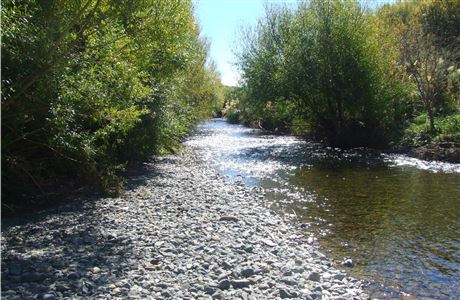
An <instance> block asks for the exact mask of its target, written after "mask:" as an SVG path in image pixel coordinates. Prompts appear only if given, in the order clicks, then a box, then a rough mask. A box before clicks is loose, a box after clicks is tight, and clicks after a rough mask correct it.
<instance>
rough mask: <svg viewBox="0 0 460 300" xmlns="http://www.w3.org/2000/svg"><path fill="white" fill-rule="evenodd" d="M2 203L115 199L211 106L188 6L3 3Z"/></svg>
mask: <svg viewBox="0 0 460 300" xmlns="http://www.w3.org/2000/svg"><path fill="white" fill-rule="evenodd" d="M1 9H2V24H1V26H2V45H1V47H2V49H1V59H2V74H1V75H2V78H1V80H2V87H1V91H2V174H1V175H2V203H3V204H5V205H7V206H11V205H13V206H14V203H15V201H17V199H18V197H20V196H21V194H24V193H25V194H30V193H38V194H40V193H46V192H47V191H48V188H49V187H52V186H53V185H55V184H57V183H59V182H62V181H63V179H64V181H69V179H71V180H77V181H84V182H87V183H96V184H97V185H99V186H100V188H101V189H102V190H104V191H105V192H107V193H109V194H116V193H117V192H118V191H119V189H120V187H121V179H120V177H119V176H118V175H119V173H120V171H121V170H123V169H124V167H125V166H126V165H127V163H129V162H132V161H136V160H142V159H145V158H147V157H149V156H150V155H152V154H158V153H163V152H169V151H173V150H174V149H175V147H176V146H177V145H178V143H179V142H180V140H181V138H182V137H183V136H184V135H185V134H186V133H187V132H188V131H189V129H190V128H191V127H192V126H193V125H195V124H196V123H197V122H198V121H199V120H202V119H203V118H205V117H208V116H210V115H211V114H212V113H213V111H214V110H216V109H217V110H219V109H220V108H221V106H222V103H223V102H222V101H223V95H222V87H221V83H220V78H219V75H218V74H217V73H216V71H215V68H214V67H213V66H212V64H210V63H208V62H207V52H208V46H207V44H206V42H205V41H204V40H202V39H201V38H200V36H199V34H200V30H199V27H198V25H197V22H196V20H195V18H194V14H193V6H192V3H191V1H185V0H168V1H157V0H133V1H131V0H128V1H126V0H31V1H18V0H11V1H3V2H2V8H1Z"/></svg>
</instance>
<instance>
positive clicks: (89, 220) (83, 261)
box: [1, 199, 133, 299]
mask: <svg viewBox="0 0 460 300" xmlns="http://www.w3.org/2000/svg"><path fill="white" fill-rule="evenodd" d="M94 200H97V201H102V199H93V201H90V200H87V201H84V202H81V203H73V204H72V205H68V206H65V207H61V208H60V209H56V210H53V211H48V212H42V213H40V214H39V215H37V216H35V217H32V218H31V219H29V220H27V221H25V222H23V224H21V225H19V221H18V220H16V221H15V222H12V223H10V224H9V225H7V226H6V228H5V226H3V232H2V278H1V282H2V294H3V297H5V299H10V298H16V297H18V298H21V299H23V298H26V297H30V296H32V297H37V296H38V298H41V297H43V296H44V295H45V294H54V296H56V297H58V298H60V297H66V296H71V295H80V296H91V295H92V294H94V293H95V292H96V291H97V290H98V289H102V290H104V289H106V288H107V287H108V286H109V285H110V284H111V283H115V282H116V281H117V278H118V277H121V276H122V275H123V273H124V272H125V270H126V269H127V267H128V265H129V263H130V262H129V260H128V258H130V257H132V255H133V254H132V248H133V244H132V243H131V240H130V238H129V237H126V236H123V235H119V234H117V233H116V232H111V231H110V230H105V227H106V226H105V225H110V224H106V223H107V222H109V220H104V218H103V212H101V211H100V210H98V209H95V207H94ZM14 223H16V224H14ZM3 297H2V298H3Z"/></svg>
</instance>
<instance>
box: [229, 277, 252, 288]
mask: <svg viewBox="0 0 460 300" xmlns="http://www.w3.org/2000/svg"><path fill="white" fill-rule="evenodd" d="M230 283H231V284H232V286H233V287H234V288H236V289H241V288H244V287H248V286H249V285H250V284H251V282H250V281H249V280H248V279H233V280H231V281H230Z"/></svg>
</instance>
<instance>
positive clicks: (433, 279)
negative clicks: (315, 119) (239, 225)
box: [186, 119, 460, 299]
mask: <svg viewBox="0 0 460 300" xmlns="http://www.w3.org/2000/svg"><path fill="white" fill-rule="evenodd" d="M186 144H187V145H189V146H192V147H194V148H196V149H197V150H198V151H200V153H201V155H202V157H203V158H204V159H206V160H207V161H208V162H209V164H211V165H212V166H213V167H215V168H216V169H218V170H219V172H221V174H223V175H225V176H226V177H227V178H228V180H229V181H232V182H241V183H243V184H247V185H253V186H260V187H262V188H263V189H264V190H265V198H266V199H267V205H269V206H270V207H272V208H273V209H274V210H276V211H277V212H279V213H280V214H290V215H294V216H295V217H296V218H297V219H298V220H299V221H300V222H301V223H302V227H303V228H305V234H312V238H315V239H318V240H319V242H320V244H321V245H322V247H323V248H324V250H325V252H327V253H328V254H329V255H330V256H331V257H332V258H333V259H335V260H337V262H340V261H343V260H344V258H348V257H349V258H351V259H352V260H353V262H354V266H353V267H351V268H346V269H347V271H348V272H350V273H351V274H352V275H354V276H356V277H358V278H362V279H367V280H370V281H371V282H374V283H373V284H371V285H370V286H369V292H370V293H371V296H373V297H380V298H385V297H389V296H391V295H392V294H393V293H395V294H394V295H396V291H401V292H404V293H408V294H411V295H413V296H415V297H417V299H424V298H426V299H433V298H437V299H451V298H456V297H460V165H459V164H448V163H440V162H427V161H422V160H418V159H414V158H410V157H407V156H404V155H394V154H382V153H379V152H377V151H372V150H367V149H353V150H347V151H344V150H340V149H333V148H329V147H324V146H322V145H320V144H318V143H314V142H311V141H305V140H302V139H298V138H296V137H292V136H280V135H273V134H270V133H268V132H264V131H262V130H258V129H251V128H246V127H243V126H241V125H232V124H228V123H226V122H225V121H224V120H221V119H214V120H211V121H208V122H205V123H203V124H201V125H200V126H198V128H197V132H196V133H195V134H194V135H193V136H191V137H190V138H189V139H188V140H187V142H186ZM344 268H345V267H344Z"/></svg>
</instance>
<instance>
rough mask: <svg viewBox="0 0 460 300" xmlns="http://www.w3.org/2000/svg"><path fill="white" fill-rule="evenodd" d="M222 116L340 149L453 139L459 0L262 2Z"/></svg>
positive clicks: (458, 136) (459, 114)
mask: <svg viewBox="0 0 460 300" xmlns="http://www.w3.org/2000/svg"><path fill="white" fill-rule="evenodd" d="M242 40H243V43H242V46H241V49H240V51H239V62H238V65H239V67H240V69H241V71H242V87H241V88H239V89H238V90H232V91H230V92H229V93H227V108H226V110H225V112H226V114H227V118H228V119H229V120H232V121H234V122H236V121H240V122H244V123H248V124H252V125H254V126H260V127H263V128H267V129H271V130H284V131H289V132H292V133H298V134H310V135H313V136H316V137H317V138H319V139H322V140H325V141H326V142H328V143H329V144H331V145H334V146H340V147H355V146H372V147H387V146H389V145H393V146H398V145H399V146H401V145H405V146H419V145H423V144H426V143H429V142H432V141H436V140H449V141H453V142H456V143H460V69H459V64H460V46H459V45H460V1H457V0H427V1H401V2H397V3H394V4H387V5H384V6H382V7H381V8H379V9H378V10H375V11H372V10H369V9H365V8H363V7H362V6H360V3H359V2H358V1H334V0H326V1H324V0H312V1H306V2H303V3H300V4H299V5H298V6H296V7H295V8H292V7H286V6H268V7H267V8H266V13H265V16H264V17H263V18H262V19H260V20H259V22H258V24H257V25H256V26H255V27H254V28H247V29H246V30H244V31H243V37H242Z"/></svg>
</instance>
